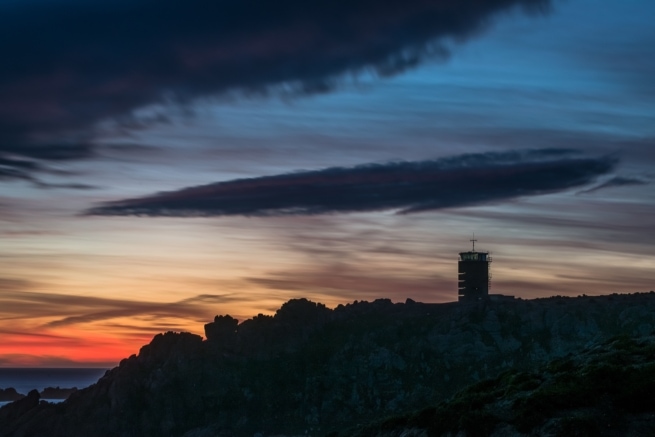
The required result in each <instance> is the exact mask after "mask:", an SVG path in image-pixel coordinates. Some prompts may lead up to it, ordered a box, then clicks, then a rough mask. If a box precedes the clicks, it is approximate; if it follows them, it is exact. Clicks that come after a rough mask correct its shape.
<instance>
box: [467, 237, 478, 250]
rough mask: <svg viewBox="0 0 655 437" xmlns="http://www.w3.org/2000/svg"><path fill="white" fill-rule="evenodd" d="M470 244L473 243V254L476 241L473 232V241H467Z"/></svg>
mask: <svg viewBox="0 0 655 437" xmlns="http://www.w3.org/2000/svg"><path fill="white" fill-rule="evenodd" d="M469 241H470V242H471V243H473V252H475V242H476V241H478V240H476V239H475V232H473V239H471V240H469Z"/></svg>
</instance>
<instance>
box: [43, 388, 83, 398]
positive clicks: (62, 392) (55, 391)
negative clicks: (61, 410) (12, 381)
mask: <svg viewBox="0 0 655 437" xmlns="http://www.w3.org/2000/svg"><path fill="white" fill-rule="evenodd" d="M76 391H77V387H73V388H59V387H46V388H44V389H43V390H41V392H40V393H39V395H41V399H68V398H69V397H70V395H72V394H73V393H75V392H76Z"/></svg>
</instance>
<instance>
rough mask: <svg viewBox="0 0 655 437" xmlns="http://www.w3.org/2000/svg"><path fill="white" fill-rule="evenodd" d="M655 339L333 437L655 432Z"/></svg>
mask: <svg viewBox="0 0 655 437" xmlns="http://www.w3.org/2000/svg"><path fill="white" fill-rule="evenodd" d="M654 391H655V337H654V336H649V337H646V338H642V339H640V340H634V339H631V338H629V337H618V338H614V339H611V340H610V341H607V342H604V343H601V344H597V345H594V346H593V347H591V348H587V349H585V350H583V351H581V352H580V353H579V354H576V355H571V356H568V357H566V358H559V359H555V360H553V361H551V362H550V363H548V364H547V365H542V366H538V368H537V369H533V370H531V371H517V370H509V371H506V372H503V373H502V374H501V375H500V376H498V377H496V378H493V379H488V380H485V381H483V382H480V383H477V384H475V385H473V386H471V387H468V388H467V389H465V390H462V391H460V392H459V393H457V394H456V395H455V396H454V397H453V398H452V399H450V400H448V401H446V402H442V403H440V404H438V405H436V406H433V407H430V408H426V409H423V410H421V411H419V412H416V413H412V414H406V415H400V416H396V417H392V418H388V419H386V420H383V421H379V422H377V423H374V424H371V425H367V426H365V427H359V428H353V429H350V430H347V431H344V432H342V433H333V434H332V436H331V437H341V436H343V437H345V436H348V437H390V436H433V437H438V436H444V437H445V436H455V435H457V436H460V435H461V436H490V437H512V436H515V437H521V436H544V437H545V436H553V437H560V436H561V437H570V436H579V437H586V436H588V437H604V436H607V437H613V436H634V437H640V436H643V437H646V436H653V435H655V398H654V397H653V395H652V394H653V392H654Z"/></svg>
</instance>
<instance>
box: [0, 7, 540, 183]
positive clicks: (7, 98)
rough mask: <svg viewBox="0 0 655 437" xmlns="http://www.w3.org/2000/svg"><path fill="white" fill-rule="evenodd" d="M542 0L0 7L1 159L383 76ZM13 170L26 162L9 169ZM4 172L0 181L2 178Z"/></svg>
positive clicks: (71, 152) (43, 154)
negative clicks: (204, 104) (200, 101)
mask: <svg viewBox="0 0 655 437" xmlns="http://www.w3.org/2000/svg"><path fill="white" fill-rule="evenodd" d="M548 4H550V0H485V1H479V0H402V1H401V0H347V1H346V0H316V1H311V2H308V1H305V0H276V1H271V0H240V1H232V0H215V1H207V0H185V1H181V0H164V1H162V0H157V1H155V0H132V1H125V0H116V1H101V2H79V1H71V0H59V1H53V2H29V1H27V2H5V3H3V4H0V51H1V52H2V53H3V57H4V59H6V60H7V62H2V63H0V95H1V96H2V99H0V157H2V155H8V154H11V155H21V156H24V157H30V158H33V159H39V160H52V159H79V158H83V157H87V156H90V155H92V154H93V141H92V140H93V135H94V133H93V127H94V125H95V124H96V123H97V122H99V121H101V120H106V119H111V118H119V119H125V117H128V118H129V116H130V114H131V113H132V111H134V110H136V109H137V108H141V107H144V106H147V105H151V104H156V103H161V102H170V101H174V102H182V103H183V102H188V101H190V100H192V99H195V98H198V97H204V96H210V95H217V94H221V93H226V92H231V91H240V92H246V93H266V92H271V91H272V90H274V89H275V88H276V87H281V86H283V87H290V88H291V89H293V90H296V91H298V92H301V93H302V92H309V93H311V92H320V91H325V90H327V89H330V88H331V87H332V86H333V85H334V83H335V81H338V79H339V78H340V77H343V76H345V75H348V74H353V73H354V74H357V73H361V72H365V71H373V72H376V73H377V74H379V75H391V74H396V73H398V72H401V71H403V70H405V69H407V68H410V67H413V66H415V65H417V64H419V63H421V62H422V61H424V60H425V59H429V58H434V57H435V56H444V54H445V53H446V50H445V48H444V47H443V45H441V42H442V41H443V40H444V39H456V40H462V39H465V38H467V37H469V36H470V35H474V34H477V33H479V31H480V29H482V28H483V27H484V26H485V25H487V24H488V22H489V20H490V19H492V18H493V17H494V16H495V15H497V14H498V13H500V12H503V11H506V10H508V9H510V8H513V7H517V6H522V7H525V8H529V9H539V8H544V7H545V6H547V5H548ZM18 170H20V172H19V173H16V177H18V178H21V177H22V176H21V175H22V174H23V173H25V172H32V171H36V169H24V168H19V169H18ZM12 175H13V173H12V172H7V171H5V172H4V174H3V177H4V178H10V177H12Z"/></svg>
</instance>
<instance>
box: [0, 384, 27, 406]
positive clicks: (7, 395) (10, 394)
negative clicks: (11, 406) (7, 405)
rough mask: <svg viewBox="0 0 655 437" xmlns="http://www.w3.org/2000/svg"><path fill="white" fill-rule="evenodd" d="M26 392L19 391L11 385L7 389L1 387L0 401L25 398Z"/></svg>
mask: <svg viewBox="0 0 655 437" xmlns="http://www.w3.org/2000/svg"><path fill="white" fill-rule="evenodd" d="M24 397H25V395H24V394H21V393H18V392H17V391H16V389H15V388H13V387H9V388H6V389H2V388H0V402H11V401H17V400H19V399H23V398H24Z"/></svg>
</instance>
